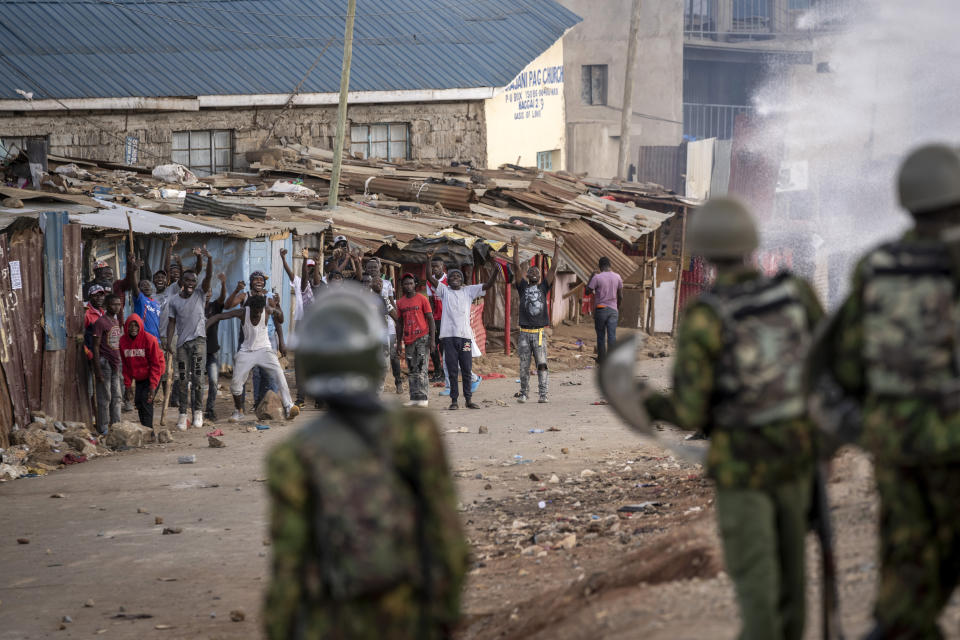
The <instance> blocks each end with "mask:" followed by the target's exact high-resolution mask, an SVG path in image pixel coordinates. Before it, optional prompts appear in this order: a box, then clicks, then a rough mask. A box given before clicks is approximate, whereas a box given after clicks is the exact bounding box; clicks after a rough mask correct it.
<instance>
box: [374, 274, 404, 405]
mask: <svg viewBox="0 0 960 640" xmlns="http://www.w3.org/2000/svg"><path fill="white" fill-rule="evenodd" d="M381 270H382V266H381V264H380V259H379V258H370V259H369V260H367V264H366V266H365V268H364V272H365V273H369V274H370V277H371V278H374V279H376V280H379V281H380V291H379V293H380V295H381V296H383V299H384V300H386V301H387V306H388V308H389V307H390V306H393V307H396V306H397V301H396V298H395V296H394V290H393V283H392V282H390V280H388V279H386V278H383V277H381ZM387 335H388V336H390V344H389V354H388V355H389V358H390V371H392V372H393V383H394V385H395V386H396V391H397V393H403V367H402V365H401V364H400V353H399V351H398V349H397V325H396V322H394V320H393V318H392V317H391V316H389V315H388V316H387Z"/></svg>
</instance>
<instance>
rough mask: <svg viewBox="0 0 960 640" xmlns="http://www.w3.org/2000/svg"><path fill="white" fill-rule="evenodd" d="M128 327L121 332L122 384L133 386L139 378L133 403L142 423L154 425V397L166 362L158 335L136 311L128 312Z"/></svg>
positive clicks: (148, 425) (128, 387) (149, 425)
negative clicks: (156, 335) (146, 329)
mask: <svg viewBox="0 0 960 640" xmlns="http://www.w3.org/2000/svg"><path fill="white" fill-rule="evenodd" d="M125 329H126V330H125V331H124V334H123V335H122V336H120V357H121V359H122V362H123V385H124V387H125V388H127V389H130V388H131V387H132V386H133V383H134V382H136V383H137V384H136V391H135V394H134V405H135V406H136V407H137V413H138V414H139V416H140V424H142V425H143V426H145V427H150V428H151V429H152V428H153V399H154V395H155V394H156V392H157V387H159V386H160V378H161V376H162V375H163V372H164V371H165V370H166V367H167V363H166V360H165V359H164V357H163V350H162V349H161V348H160V342H159V341H158V340H157V338H156V337H155V336H154V335H152V334H151V333H149V332H148V331H145V330H144V324H143V320H141V319H140V316H139V315H137V314H136V313H131V314H130V315H129V316H127V321H126V323H125Z"/></svg>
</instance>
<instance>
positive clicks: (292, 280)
mask: <svg viewBox="0 0 960 640" xmlns="http://www.w3.org/2000/svg"><path fill="white" fill-rule="evenodd" d="M561 244H562V240H558V241H557V245H556V247H555V252H554V256H553V259H552V261H551V266H550V268H549V270H548V271H547V272H546V273H545V274H542V273H541V272H540V269H539V268H538V267H536V266H532V267H529V268H527V269H526V270H525V271H523V270H522V269H521V262H520V258H519V247H518V245H517V242H516V240H514V242H513V253H514V262H513V265H512V267H513V269H512V271H511V270H510V269H508V268H506V267H505V266H504V267H503V268H501V267H500V266H499V265H498V264H496V263H494V266H493V268H491V269H490V270H489V277H488V278H487V280H486V281H485V282H482V283H479V284H468V283H467V279H466V277H465V275H464V272H463V271H462V270H461V269H460V268H459V267H458V266H456V265H450V266H449V268H448V265H447V264H446V263H445V262H444V260H443V259H442V258H440V257H438V256H436V255H434V254H433V253H430V254H429V255H428V256H427V262H428V268H427V269H426V279H425V280H423V281H421V279H420V278H418V277H417V276H416V275H415V274H413V273H403V274H402V275H401V276H400V278H399V281H398V282H397V285H398V290H396V289H395V287H394V282H393V281H392V280H391V279H390V278H388V277H387V272H388V269H387V268H385V266H384V264H383V263H382V261H381V260H380V259H379V258H376V257H364V256H363V254H362V252H361V251H360V250H359V249H357V248H352V249H351V248H350V245H349V242H348V241H347V239H346V237H344V236H336V237H334V239H333V242H332V244H331V246H329V247H325V248H323V251H319V250H313V251H310V250H307V249H304V250H302V251H301V255H300V258H302V260H301V266H300V269H299V272H294V269H293V267H292V266H291V261H290V260H289V252H288V251H287V250H286V249H281V250H280V258H281V263H282V265H283V271H284V275H285V276H286V279H287V281H288V283H289V286H290V287H291V293H292V296H293V301H294V304H293V318H294V320H295V322H297V323H299V322H301V321H302V319H303V317H304V312H305V311H306V310H308V309H309V308H310V307H311V306H312V304H313V302H314V299H315V298H316V297H317V295H318V294H319V293H320V291H321V289H323V288H326V287H331V288H336V287H339V286H341V285H342V284H343V283H344V282H347V281H355V282H357V283H359V284H360V285H362V286H363V287H364V288H365V289H366V290H367V291H369V292H370V293H371V294H372V295H371V300H374V301H375V304H376V305H377V306H378V307H379V308H380V311H381V312H382V315H383V318H384V331H383V336H382V341H383V354H382V355H383V358H384V360H385V362H387V363H388V364H389V366H388V374H392V376H393V382H394V387H395V389H396V392H397V393H398V394H400V393H403V392H404V391H406V392H407V393H408V394H409V400H407V401H406V402H405V403H404V404H405V405H406V406H409V407H427V406H428V404H429V397H428V391H429V388H430V385H431V384H438V383H439V382H441V381H442V382H443V383H444V388H443V390H442V391H440V393H439V396H441V397H444V398H449V404H448V409H449V410H456V409H458V408H460V406H461V405H460V397H461V395H462V396H463V400H464V402H463V405H462V406H464V407H465V408H468V409H479V408H480V405H479V404H477V403H476V402H474V400H473V394H474V393H475V392H476V391H477V389H478V388H479V386H480V383H481V381H482V378H481V376H479V375H478V374H477V373H476V372H474V370H473V359H474V358H476V357H478V356H480V355H481V352H480V349H479V348H478V346H477V344H476V340H475V335H474V330H473V326H472V324H471V320H472V309H473V303H474V301H475V300H476V299H477V298H480V297H482V296H483V295H484V294H485V293H486V291H487V290H488V289H489V288H490V287H491V286H492V285H493V283H494V282H495V281H496V280H497V278H498V277H500V275H501V274H504V275H505V277H506V278H507V283H508V285H509V284H510V282H511V281H514V285H515V286H516V287H517V291H518V293H519V299H520V302H519V304H518V310H519V314H520V315H519V324H520V333H519V336H518V341H517V346H518V354H519V356H520V380H521V388H520V391H519V392H518V393H517V394H516V398H517V401H518V402H521V403H522V402H526V401H527V396H528V394H529V389H528V386H529V378H530V372H529V369H530V363H531V359H533V360H534V361H535V363H536V371H537V377H538V381H539V385H538V399H539V401H540V402H546V401H547V375H548V374H547V335H546V332H545V329H546V328H547V327H549V326H550V310H549V305H548V294H549V292H550V290H551V288H552V287H553V285H554V281H555V274H556V269H557V265H558V261H557V253H556V252H557V251H558V250H559V247H560V245H561ZM177 245H178V238H177V236H175V235H174V236H172V237H171V240H170V242H169V244H168V247H167V250H166V253H165V255H164V259H163V265H162V267H161V268H160V269H158V270H156V271H155V272H153V273H152V274H150V276H151V277H149V278H147V277H143V275H144V274H143V271H144V261H143V260H142V259H140V258H139V257H137V256H135V255H133V253H132V252H131V254H130V256H129V260H128V265H127V275H126V277H124V278H123V279H120V280H115V279H114V274H113V270H112V268H111V267H110V266H109V265H107V264H106V263H103V262H98V263H97V264H96V266H95V267H94V277H93V280H91V281H90V282H88V283H85V284H84V287H83V291H84V296H85V298H86V300H87V306H86V310H85V334H84V341H85V346H86V352H87V357H88V359H89V362H90V367H89V371H90V382H91V385H90V388H91V389H92V390H93V391H92V393H91V396H92V397H91V401H92V403H93V406H94V412H95V415H96V424H97V429H98V431H99V432H100V433H101V434H106V433H107V432H108V430H109V428H110V426H111V425H113V424H115V423H117V422H119V421H120V420H121V414H122V412H124V411H132V410H134V409H135V410H136V411H137V414H138V417H139V421H140V423H141V424H143V425H144V426H150V427H152V426H154V423H155V411H154V407H155V405H156V404H158V403H166V405H165V406H167V407H169V408H171V409H174V408H175V409H176V410H177V412H178V419H177V423H176V425H177V428H178V429H180V430H185V429H187V428H191V427H193V428H199V427H202V426H203V424H204V421H205V420H207V421H216V420H217V419H218V416H217V412H216V411H217V410H216V399H217V395H218V389H219V373H220V365H219V362H220V358H219V353H220V350H221V349H222V348H223V347H224V345H222V344H221V342H220V331H219V329H220V323H221V322H223V321H234V320H235V321H237V322H238V323H239V340H238V343H237V345H236V350H235V357H234V367H233V377H232V379H231V382H230V395H231V396H232V399H233V413H232V415H231V416H230V418H229V419H230V421H232V422H239V421H242V420H244V419H245V409H246V408H247V404H246V399H247V396H246V387H247V385H246V383H247V381H248V378H249V379H250V382H251V385H250V387H251V391H252V401H253V404H252V407H257V406H258V405H259V404H260V403H261V402H262V400H263V399H264V397H265V396H266V394H267V393H268V392H270V391H273V392H275V393H277V394H278V395H279V396H280V398H281V401H282V403H283V408H284V414H285V416H286V417H287V418H293V417H295V416H296V415H297V414H299V412H300V410H301V408H302V407H303V406H304V404H305V402H306V401H307V397H306V395H307V394H305V385H304V384H303V380H302V379H301V378H300V375H299V373H298V374H297V377H296V389H295V396H294V395H293V394H292V393H291V390H290V388H289V385H288V383H287V380H286V378H285V376H284V373H283V371H284V365H283V364H282V359H285V357H286V355H287V340H286V339H285V331H284V326H285V324H289V323H288V321H287V318H285V315H284V312H283V310H282V308H281V305H280V302H279V296H278V295H277V294H276V292H275V289H274V291H270V290H268V286H267V283H268V281H269V279H270V277H271V276H270V275H268V274H266V273H264V272H262V271H254V272H252V273H250V274H249V275H248V277H247V281H243V280H241V281H239V282H237V284H236V286H235V287H234V288H233V289H232V290H230V289H229V287H228V285H227V281H226V276H225V275H224V273H222V272H221V273H217V274H216V275H215V273H214V272H215V270H216V269H215V264H214V263H215V260H214V256H213V255H211V253H210V252H209V251H208V250H207V248H206V246H205V245H204V246H197V247H194V248H192V250H191V253H192V256H193V258H194V259H195V263H194V264H190V265H184V264H183V261H182V260H181V259H180V258H179V256H177V255H176V253H177V251H176V248H177ZM322 256H326V258H325V259H324V258H323V257H322ZM321 262H322V264H321ZM599 269H600V270H599V272H598V273H597V274H596V275H595V276H594V277H593V278H592V279H591V281H590V283H589V284H590V287H591V290H593V291H595V292H596V293H595V295H596V298H597V300H598V301H601V302H602V304H599V305H598V312H599V311H600V310H606V311H609V310H611V309H612V312H613V314H614V315H613V317H614V319H613V321H612V325H611V326H612V327H615V325H616V319H615V317H616V303H617V301H618V300H619V289H618V288H617V286H618V283H619V286H620V287H622V281H620V280H619V276H617V275H616V274H614V273H612V272H611V271H610V270H609V260H606V261H605V260H601V262H600V265H599ZM214 280H216V281H217V282H216V283H215V282H214ZM215 288H216V291H215ZM128 293H129V300H128ZM215 294H216V295H215ZM608 317H609V316H608ZM608 324H610V323H609V321H608V320H604V325H603V326H604V327H606V326H608ZM599 327H600V324H599V320H598V332H599V330H600V329H599ZM614 335H615V334H614V329H612V328H611V329H610V330H609V339H610V344H612V343H613V340H614ZM604 339H606V337H605V338H604ZM598 351H599V352H600V355H601V356H602V348H598ZM403 361H405V362H406V369H407V376H406V377H407V380H406V387H407V388H406V390H405V389H404V377H403ZM431 364H432V367H433V371H432V372H431V371H430V368H431ZM388 374H385V375H384V379H383V380H381V384H380V390H381V391H382V390H383V388H384V385H385V382H386V375H388ZM204 393H206V397H205V398H204ZM314 402H316V401H315V400H314ZM316 405H317V406H318V407H319V406H320V405H319V403H316ZM161 413H162V411H161Z"/></svg>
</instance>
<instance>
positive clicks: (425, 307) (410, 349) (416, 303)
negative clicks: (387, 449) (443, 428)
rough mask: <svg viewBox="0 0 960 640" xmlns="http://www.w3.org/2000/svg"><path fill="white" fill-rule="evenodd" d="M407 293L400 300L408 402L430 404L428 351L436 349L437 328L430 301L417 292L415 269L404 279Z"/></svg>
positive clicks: (399, 330) (399, 332)
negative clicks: (428, 393)
mask: <svg viewBox="0 0 960 640" xmlns="http://www.w3.org/2000/svg"><path fill="white" fill-rule="evenodd" d="M401 287H402V288H403V295H402V296H400V299H399V300H397V312H398V313H397V315H398V318H397V340H399V341H402V344H403V348H404V352H405V353H406V359H407V372H408V378H407V379H408V382H409V385H410V401H409V402H406V403H404V404H405V406H408V407H411V406H417V407H426V406H427V404H428V399H427V389H428V386H427V385H428V382H427V366H428V365H427V363H428V357H429V356H428V354H429V353H431V352H432V351H433V349H434V343H435V341H436V335H437V328H436V325H435V324H434V321H433V309H431V307H430V301H429V300H428V299H427V297H426V296H425V295H423V294H422V293H417V278H416V276H414V275H413V274H412V273H406V274H404V276H403V278H402V279H401Z"/></svg>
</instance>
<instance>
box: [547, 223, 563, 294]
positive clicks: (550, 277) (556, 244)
mask: <svg viewBox="0 0 960 640" xmlns="http://www.w3.org/2000/svg"><path fill="white" fill-rule="evenodd" d="M562 246H563V238H562V237H561V236H559V235H557V236H556V237H555V238H554V239H553V257H552V258H550V270H549V271H547V273H546V274H545V275H544V276H543V280H544V282H546V283H547V286H550V287H552V286H553V281H554V280H556V278H557V266H559V264H560V260H559V258H560V247H562Z"/></svg>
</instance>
